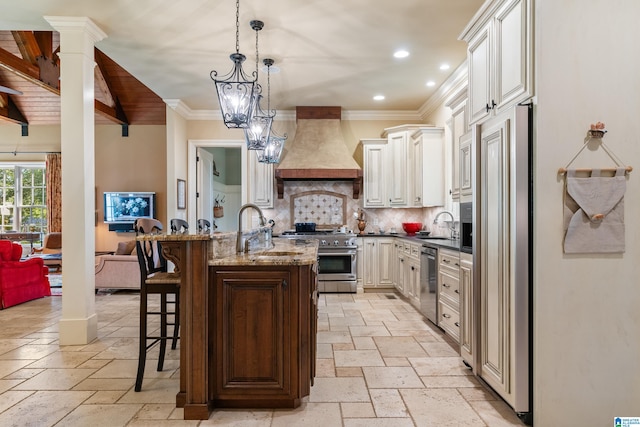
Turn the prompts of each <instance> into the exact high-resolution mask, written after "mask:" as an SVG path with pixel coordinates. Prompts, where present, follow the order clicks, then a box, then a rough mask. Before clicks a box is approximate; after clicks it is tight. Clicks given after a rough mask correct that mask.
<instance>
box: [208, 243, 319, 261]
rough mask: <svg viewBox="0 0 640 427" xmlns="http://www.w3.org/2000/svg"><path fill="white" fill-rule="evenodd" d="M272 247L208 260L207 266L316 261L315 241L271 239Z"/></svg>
mask: <svg viewBox="0 0 640 427" xmlns="http://www.w3.org/2000/svg"><path fill="white" fill-rule="evenodd" d="M273 243H274V247H273V248H271V249H266V250H264V249H263V250H255V251H252V252H248V253H243V254H235V253H234V254H231V255H227V256H223V257H216V258H213V259H210V260H209V265H213V266H217V265H228V266H232V265H233V266H236V265H246V266H253V265H265V266H266V265H310V264H314V263H316V262H317V261H318V240H317V239H309V240H302V239H280V238H274V239H273Z"/></svg>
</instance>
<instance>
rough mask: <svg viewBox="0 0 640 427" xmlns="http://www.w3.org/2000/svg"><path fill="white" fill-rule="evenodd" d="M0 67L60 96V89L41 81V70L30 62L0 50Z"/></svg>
mask: <svg viewBox="0 0 640 427" xmlns="http://www.w3.org/2000/svg"><path fill="white" fill-rule="evenodd" d="M0 67H2V68H4V69H6V70H7V71H10V72H12V73H14V74H16V75H17V76H20V77H22V78H23V79H25V80H28V81H30V82H31V83H34V84H36V85H38V86H40V87H41V88H43V89H46V90H48V91H49V92H51V93H54V94H56V95H58V96H59V95H60V89H58V88H57V87H54V86H52V85H50V84H47V83H45V82H43V81H42V80H40V68H39V67H37V66H35V65H33V64H31V63H30V62H28V61H26V60H24V59H21V58H18V57H17V56H15V55H14V54H12V53H11V52H9V51H7V50H5V49H2V48H0Z"/></svg>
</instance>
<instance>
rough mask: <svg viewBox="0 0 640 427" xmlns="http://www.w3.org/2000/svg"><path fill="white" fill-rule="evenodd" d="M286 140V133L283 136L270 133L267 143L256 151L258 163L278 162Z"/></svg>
mask: <svg viewBox="0 0 640 427" xmlns="http://www.w3.org/2000/svg"><path fill="white" fill-rule="evenodd" d="M286 140H287V134H286V133H285V134H284V136H280V135H277V134H275V133H273V131H272V133H271V135H269V139H268V141H267V144H266V145H265V147H264V148H263V149H262V150H258V151H256V155H257V156H258V161H259V162H260V163H280V157H282V149H283V148H284V142H285V141H286Z"/></svg>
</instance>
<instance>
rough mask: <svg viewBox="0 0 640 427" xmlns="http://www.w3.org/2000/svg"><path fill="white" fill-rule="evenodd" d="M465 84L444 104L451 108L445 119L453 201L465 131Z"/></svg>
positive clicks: (455, 199)
mask: <svg viewBox="0 0 640 427" xmlns="http://www.w3.org/2000/svg"><path fill="white" fill-rule="evenodd" d="M467 90H468V88H467V86H465V87H464V88H462V90H460V91H459V92H458V93H457V94H456V95H454V96H453V98H452V99H451V101H449V102H448V103H447V104H445V106H446V107H449V108H450V109H451V118H450V119H449V120H448V121H447V125H448V127H449V138H450V149H451V151H450V153H451V159H450V171H449V172H450V174H451V190H450V194H451V198H452V200H454V201H458V200H459V199H460V138H461V136H462V135H463V134H465V133H466V132H467V129H468V124H467Z"/></svg>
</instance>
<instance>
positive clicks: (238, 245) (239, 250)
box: [236, 203, 266, 254]
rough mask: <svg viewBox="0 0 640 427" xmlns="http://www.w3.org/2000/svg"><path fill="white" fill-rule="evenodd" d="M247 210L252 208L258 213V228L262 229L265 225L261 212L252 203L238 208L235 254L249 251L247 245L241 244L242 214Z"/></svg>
mask: <svg viewBox="0 0 640 427" xmlns="http://www.w3.org/2000/svg"><path fill="white" fill-rule="evenodd" d="M247 208H253V209H255V210H256V211H257V212H258V215H259V216H260V227H264V226H265V224H266V221H265V219H264V215H263V214H262V210H260V208H259V207H258V206H257V205H254V204H253V203H247V204H244V205H242V206H241V207H240V210H239V211H238V237H237V239H236V253H239V254H240V253H243V252H248V251H249V248H248V245H243V244H242V212H244V211H245V210H246V209H247ZM243 246H244V248H243Z"/></svg>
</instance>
